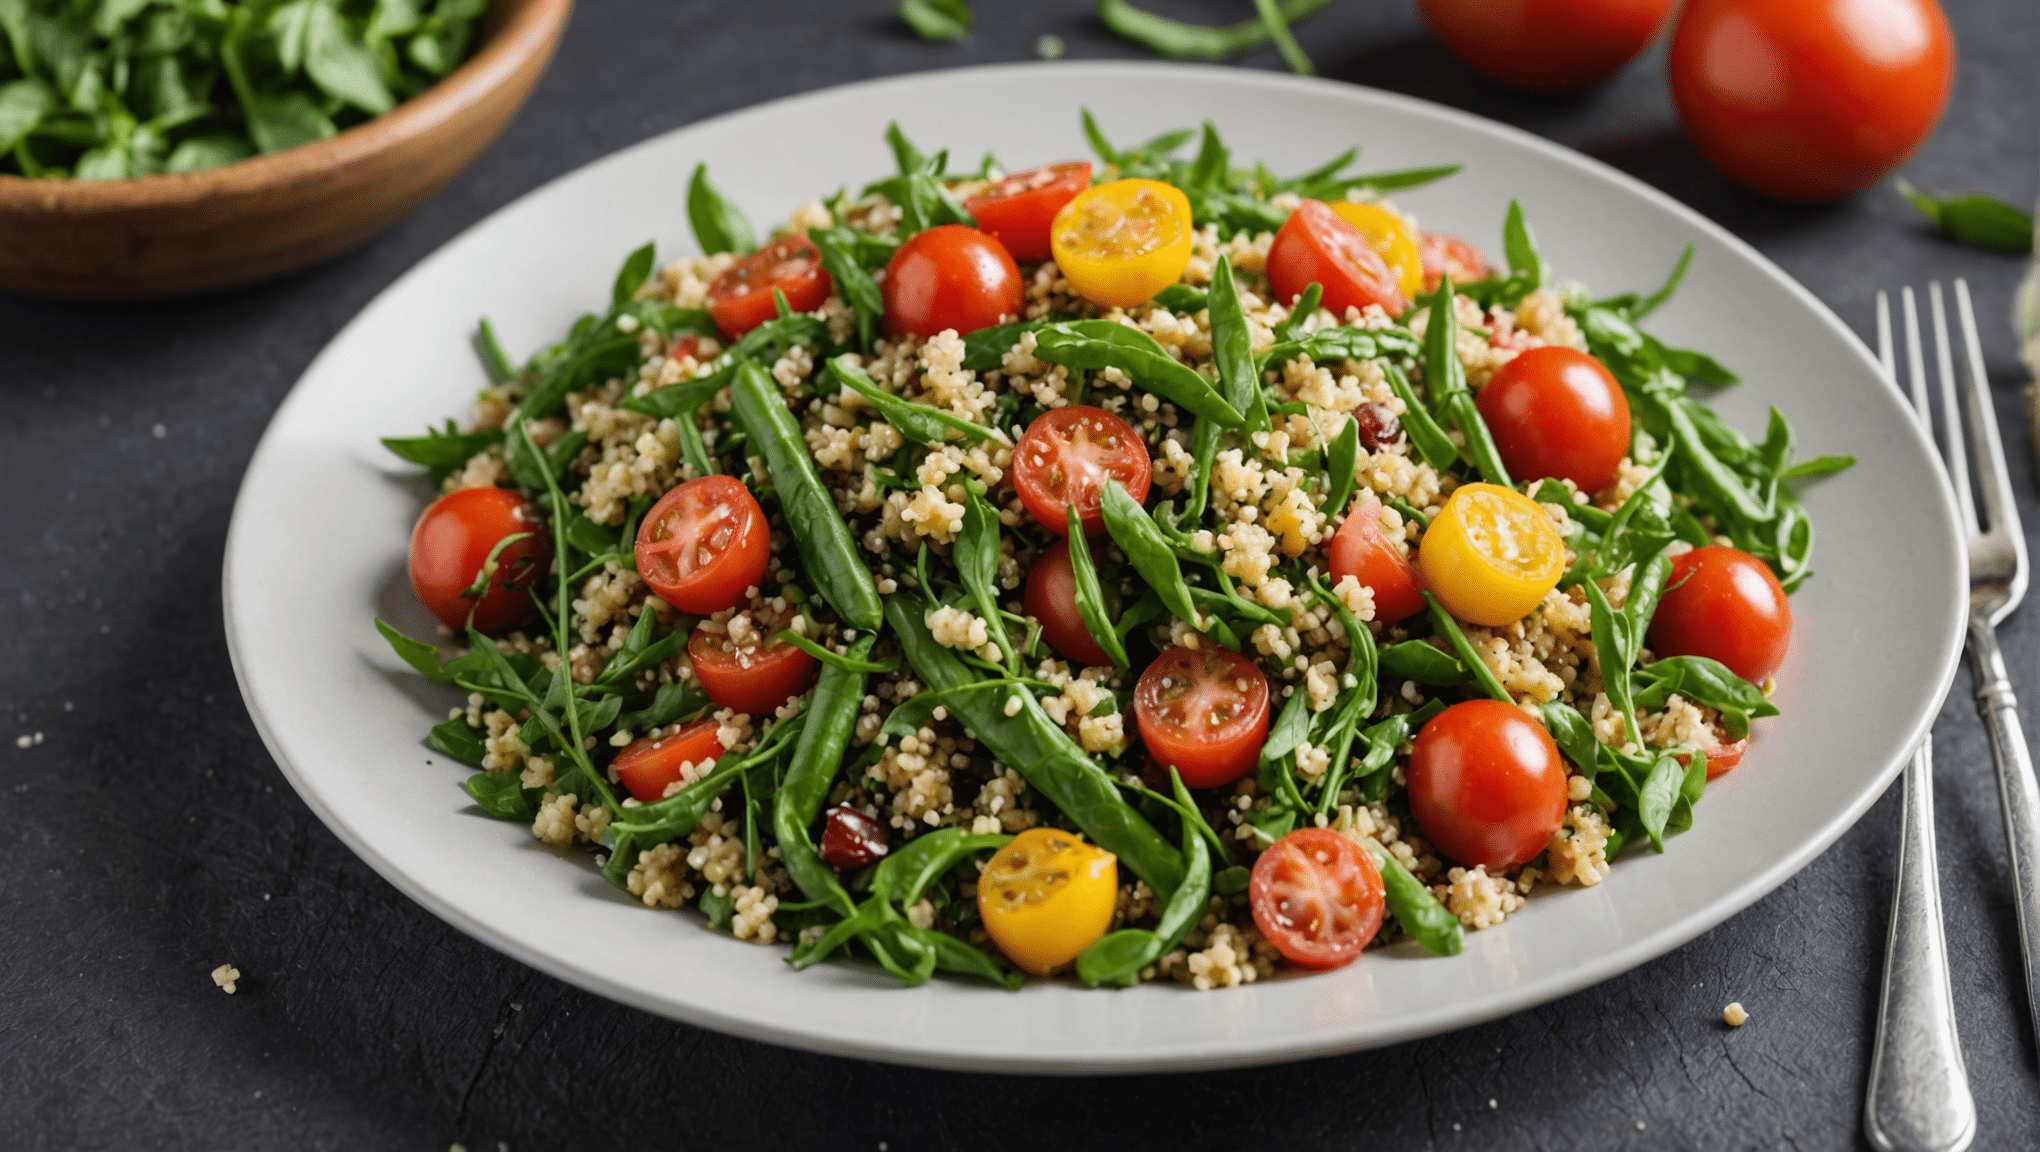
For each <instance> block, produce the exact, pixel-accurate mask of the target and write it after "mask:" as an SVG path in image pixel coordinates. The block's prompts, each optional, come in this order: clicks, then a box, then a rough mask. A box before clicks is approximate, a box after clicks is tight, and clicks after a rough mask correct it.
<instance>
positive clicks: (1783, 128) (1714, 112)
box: [1669, 0, 1955, 203]
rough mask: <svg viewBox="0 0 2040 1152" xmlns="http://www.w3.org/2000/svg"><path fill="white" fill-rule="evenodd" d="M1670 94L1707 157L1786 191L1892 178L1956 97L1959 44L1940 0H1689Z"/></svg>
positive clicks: (1830, 192) (1749, 180) (1826, 197)
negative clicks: (1953, 92)
mask: <svg viewBox="0 0 2040 1152" xmlns="http://www.w3.org/2000/svg"><path fill="white" fill-rule="evenodd" d="M1669 63H1670V71H1671V82H1672V99H1673V100H1674V102H1676V103H1677V104H1678V107H1679V116H1680V118H1681V119H1683V120H1684V121H1685V122H1686V131H1687V132H1688V133H1690V134H1691V135H1692V137H1693V143H1694V145H1695V146H1697V147H1698V148H1699V149H1700V154H1701V155H1703V156H1705V157H1707V160H1708V162H1709V163H1711V164H1713V165H1714V166H1715V167H1716V168H1719V169H1720V170H1721V171H1722V172H1723V173H1724V174H1726V175H1727V176H1728V177H1729V178H1730V179H1732V180H1736V181H1739V182H1740V183H1743V184H1746V185H1748V186H1749V187H1751V188H1754V189H1756V190H1757V191H1759V192H1762V193H1765V194H1767V195H1770V196H1776V197H1778V198H1779V199H1781V200H1797V201H1808V202H1814V203H1825V202H1827V201H1832V200H1840V199H1842V198H1843V197H1845V196H1851V195H1854V194H1855V193H1857V192H1860V191H1862V190H1863V189H1865V188H1868V187H1870V186H1871V185H1873V184H1876V183H1878V182H1879V181H1881V180H1883V179H1884V177H1885V175H1886V174H1887V173H1889V172H1890V171H1891V170H1892V169H1894V168H1896V167H1898V165H1899V164H1900V163H1901V162H1902V161H1904V159H1905V158H1906V157H1907V156H1910V155H1911V154H1912V151H1913V149H1915V148H1917V147H1919V145H1920V142H1921V141H1923V140H1925V139H1926V138H1927V136H1928V134H1929V133H1931V132H1932V131H1933V130H1934V125H1935V124H1936V123H1938V122H1939V121H1940V119H1941V110H1942V109H1943V108H1946V107H1947V105H1948V93H1949V90H1950V89H1951V88H1952V87H1953V85H1954V81H1955V43H1954V39H1953V37H1952V36H1951V35H1950V34H1949V31H1948V20H1947V18H1946V17H1945V16H1943V15H1942V13H1941V6H1940V5H1939V4H1936V3H1935V2H1934V0H1827V2H1824V3H1818V4H1812V3H1797V4H1790V3H1788V4H1780V3H1777V2H1776V0H1692V2H1691V3H1689V4H1687V5H1686V10H1685V13H1684V15H1682V16H1680V18H1679V31H1678V34H1677V35H1676V36H1675V37H1673V39H1672V50H1671V56H1670V61H1669Z"/></svg>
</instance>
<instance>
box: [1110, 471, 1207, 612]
mask: <svg viewBox="0 0 2040 1152" xmlns="http://www.w3.org/2000/svg"><path fill="white" fill-rule="evenodd" d="M1098 511H1099V513H1100V514H1101V515H1102V516H1103V517H1104V519H1105V530H1106V531H1107V532H1109V533H1111V534H1112V539H1113V541H1114V542H1115V543H1117V544H1118V545H1119V550H1120V551H1121V552H1124V553H1126V559H1127V562H1128V563H1130V564H1132V565H1133V569H1134V571H1136V572H1138V573H1140V576H1141V579H1143V580H1146V581H1147V583H1148V587H1149V588H1152V589H1154V591H1155V594H1156V595H1157V596H1160V597H1161V599H1162V604H1163V606H1164V607H1166V608H1168V610H1169V611H1170V612H1172V613H1174V614H1175V615H1176V618H1177V619H1179V620H1182V621H1183V622H1184V623H1186V624H1188V625H1190V626H1191V627H1192V628H1195V629H1197V630H1198V631H1200V632H1202V631H1204V630H1205V627H1206V625H1205V624H1204V622H1203V620H1204V618H1203V616H1202V615H1201V614H1200V613H1199V612H1198V611H1197V606H1196V605H1195V604H1193V603H1192V602H1191V600H1190V586H1189V584H1188V583H1186V582H1185V581H1184V579H1183V566H1182V565H1181V564H1180V563H1178V562H1177V560H1176V552H1175V550H1174V549H1173V548H1171V547H1169V541H1168V540H1167V538H1165V537H1164V536H1163V535H1162V531H1161V529H1160V528H1157V527H1156V526H1155V522H1154V520H1153V518H1152V517H1150V516H1149V515H1148V514H1147V510H1146V509H1145V508H1142V507H1141V506H1140V502H1139V501H1137V500H1135V499H1134V498H1133V497H1132V496H1129V495H1127V493H1126V489H1125V488H1124V487H1122V486H1121V485H1120V483H1119V481H1117V480H1110V479H1108V480H1106V481H1105V487H1104V489H1103V490H1102V491H1101V492H1099V494H1098Z"/></svg>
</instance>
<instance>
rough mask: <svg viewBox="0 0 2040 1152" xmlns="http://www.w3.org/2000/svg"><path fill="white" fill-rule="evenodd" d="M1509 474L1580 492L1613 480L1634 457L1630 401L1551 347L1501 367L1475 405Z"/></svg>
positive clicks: (1591, 368) (1597, 368) (1598, 373)
mask: <svg viewBox="0 0 2040 1152" xmlns="http://www.w3.org/2000/svg"><path fill="white" fill-rule="evenodd" d="M1474 406H1475V407H1476V408H1479V409H1480V414H1481V418H1482V419H1484V420H1486V421H1487V426H1488V429H1489V430H1490V431H1492V432H1493V433H1494V437H1495V447H1496V448H1497V449H1499V450H1500V451H1501V454H1502V464H1503V465H1504V466H1505V467H1507V468H1508V470H1509V475H1511V476H1517V477H1521V478H1522V479H1524V480H1537V479H1541V478H1543V477H1546V476H1549V477H1551V478H1553V479H1556V480H1570V481H1572V482H1573V483H1574V484H1577V485H1579V488H1580V491H1582V492H1599V491H1600V490H1601V489H1603V488H1606V487H1607V486H1608V485H1610V484H1612V483H1614V481H1615V470H1616V469H1618V468H1620V467H1621V466H1622V458H1623V457H1625V456H1627V455H1629V401H1628V399H1627V398H1625V397H1624V396H1623V395H1622V386H1621V385H1620V384H1617V383H1616V382H1615V377H1614V376H1613V375H1611V374H1610V373H1609V371H1608V370H1607V369H1606V368H1604V367H1602V366H1601V362H1600V361H1599V360H1596V359H1594V358H1593V357H1592V356H1589V355H1587V354H1586V353H1585V352H1575V351H1573V350H1572V349H1570V348H1562V347H1559V346H1558V345H1555V344H1554V345H1549V346H1546V347H1543V348H1531V349H1529V350H1527V351H1525V352H1522V353H1521V354H1519V355H1518V356H1517V357H1516V358H1515V359H1514V360H1511V361H1509V362H1508V363H1507V364H1504V365H1502V368H1501V371H1499V372H1496V373H1495V375H1494V378H1493V379H1491V380H1489V381H1488V382H1487V386H1486V387H1485V388H1482V389H1481V390H1480V395H1479V396H1477V397H1475V398H1474Z"/></svg>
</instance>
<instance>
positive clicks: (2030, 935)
mask: <svg viewBox="0 0 2040 1152" xmlns="http://www.w3.org/2000/svg"><path fill="white" fill-rule="evenodd" d="M1969 657H1970V662H1971V665H1972V667H1973V668H1974V670H1975V674H1976V710H1977V711H1978V712H1980V713H1982V715H1983V726H1984V728H1985V729H1987V730H1988V731H1989V732H1990V750H1991V755H1992V757H1993V758H1994V759H1995V760H1996V761H1997V776H1998V795H1999V798H2000V799H2001V800H2003V802H2004V812H2005V841H2006V844H2007V846H2008V847H2009V848H2010V850H2011V859H2012V892H2013V898H2014V901H2015V903H2016V905H2017V907H2018V909H2019V942H2020V944H2021V948H2020V951H2021V953H2022V954H2023V955H2024V957H2025V961H2026V1008H2027V1011H2028V1012H2029V1013H2030V1014H2031V1015H2032V1018H2033V1023H2034V1031H2035V1034H2036V1035H2040V983H2036V981H2040V783H2036V782H2035V781H2034V778H2033V757H2032V754H2031V753H2030V752H2029V751H2028V750H2027V748H2026V725H2025V722H2024V720H2023V719H2022V718H2021V717H2020V715H2019V698H2018V696H2017V695H2015V694H2014V693H2013V692H2012V680H2011V677H2010V676H2009V675H2008V674H2007V673H2006V671H2005V657H2004V653H2003V652H2001V651H2000V650H1999V649H1998V642H1997V631H1996V629H1994V628H1993V627H1991V623H1990V621H1989V620H1988V619H1986V618H1985V617H1983V616H1971V617H1970V619H1969Z"/></svg>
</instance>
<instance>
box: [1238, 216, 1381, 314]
mask: <svg viewBox="0 0 2040 1152" xmlns="http://www.w3.org/2000/svg"><path fill="white" fill-rule="evenodd" d="M1313 283H1316V284H1321V285H1323V286H1324V290H1325V294H1324V298H1323V303H1322V306H1323V307H1325V308H1329V309H1331V312H1332V315H1334V316H1344V315H1345V314H1346V309H1348V308H1365V307H1367V306H1368V305H1369V304H1379V305H1381V307H1382V309H1383V310H1384V311H1386V312H1387V313H1388V314H1389V315H1391V316H1400V315H1402V314H1403V313H1404V312H1405V311H1407V310H1408V308H1409V306H1410V302H1409V301H1408V300H1407V299H1405V298H1404V296H1403V294H1402V289H1400V288H1398V287H1397V286H1396V274H1395V273H1394V272H1393V271H1391V270H1390V269H1389V266H1388V261H1386V260H1384V259H1383V258H1382V255H1381V253H1380V252H1379V251H1377V250H1376V249H1375V247H1374V244H1373V243H1372V242H1371V241H1369V240H1368V238H1367V237H1366V236H1364V235H1362V234H1361V232H1360V230H1359V229H1358V228H1355V227H1354V226H1353V225H1351V224H1349V223H1347V222H1346V221H1345V220H1344V219H1343V218H1341V217H1340V216H1339V214H1338V213H1336V212H1334V211H1332V210H1331V208H1329V207H1327V206H1326V205H1325V204H1324V203H1323V202H1322V201H1319V200H1305V201H1304V202H1303V203H1302V204H1300V205H1298V206H1297V209H1296V211H1294V212H1291V213H1290V214H1289V220H1288V221H1287V222H1286V223H1284V224H1283V225H1282V230H1281V231H1279V232H1277V233H1275V241H1274V243H1272V244H1270V245H1269V246H1268V287H1270V288H1272V289H1274V291H1275V298H1276V299H1277V300H1280V301H1281V302H1282V303H1284V304H1293V303H1295V302H1296V298H1297V297H1298V296H1301V295H1303V290H1304V289H1305V288H1308V287H1310V286H1311V284H1313Z"/></svg>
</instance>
